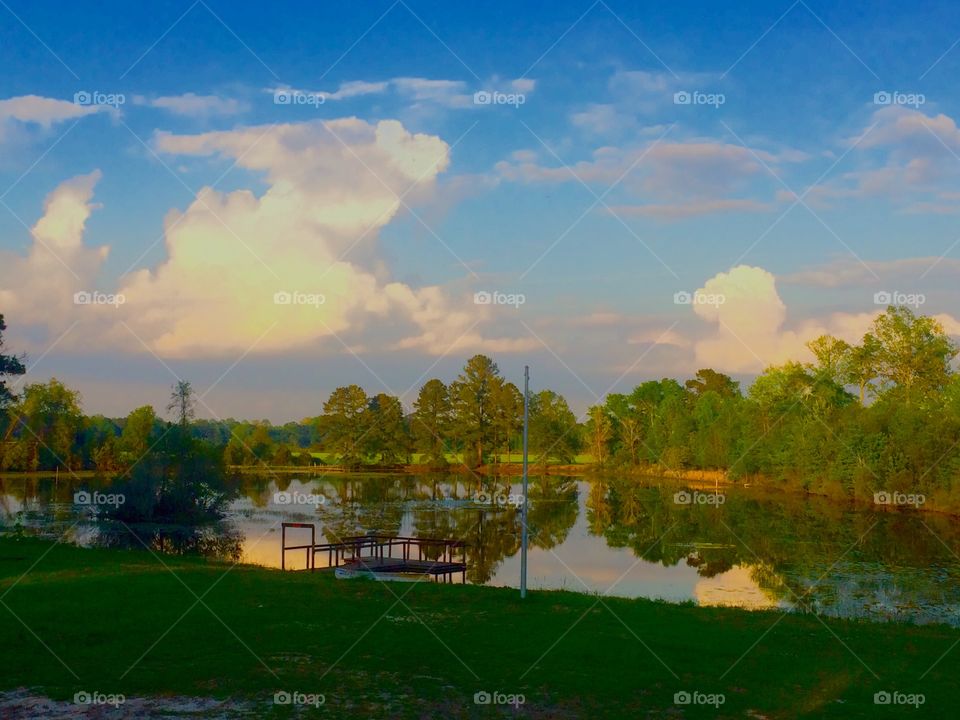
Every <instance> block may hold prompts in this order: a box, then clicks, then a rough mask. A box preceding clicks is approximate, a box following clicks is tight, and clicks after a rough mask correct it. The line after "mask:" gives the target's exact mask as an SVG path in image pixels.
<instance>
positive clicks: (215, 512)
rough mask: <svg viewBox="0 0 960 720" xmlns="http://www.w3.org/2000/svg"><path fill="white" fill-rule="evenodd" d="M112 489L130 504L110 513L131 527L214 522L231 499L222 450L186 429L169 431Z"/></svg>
mask: <svg viewBox="0 0 960 720" xmlns="http://www.w3.org/2000/svg"><path fill="white" fill-rule="evenodd" d="M112 490H113V491H115V492H117V493H120V494H122V495H123V496H124V498H125V501H124V502H123V504H121V505H118V506H116V507H115V508H113V509H111V510H110V511H109V515H110V517H111V518H113V519H114V520H119V521H122V522H125V523H170V524H186V525H191V524H200V523H205V522H214V521H216V520H219V519H220V518H221V517H222V516H223V510H224V507H225V506H226V503H227V501H228V500H229V499H230V496H231V493H230V491H229V489H228V487H227V482H226V474H225V470H224V464H223V454H222V450H221V449H220V448H217V447H215V446H213V445H211V444H210V443H208V442H205V441H203V440H197V439H196V438H193V437H191V436H190V434H189V433H188V432H186V431H185V430H184V428H182V427H181V426H180V425H174V426H172V427H169V428H168V432H165V433H164V434H163V435H162V436H161V438H160V439H159V440H158V441H157V443H156V445H155V446H154V447H153V448H152V449H151V450H150V452H148V453H147V454H146V455H145V456H144V457H143V458H142V459H141V460H140V461H139V462H138V463H137V464H136V466H134V468H133V469H132V470H131V471H130V472H129V473H128V474H126V475H124V476H122V477H121V478H119V479H118V480H117V481H116V482H115V483H114V485H113V488H112Z"/></svg>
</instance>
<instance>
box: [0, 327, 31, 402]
mask: <svg viewBox="0 0 960 720" xmlns="http://www.w3.org/2000/svg"><path fill="white" fill-rule="evenodd" d="M6 329H7V326H6V323H4V321H3V314H2V313H0V410H2V409H3V408H5V407H6V406H7V405H9V404H10V403H11V402H13V401H14V400H15V396H14V394H13V392H12V391H11V390H10V388H8V387H7V382H6V380H5V379H4V378H8V377H12V376H15V375H23V374H24V373H26V371H27V369H26V368H25V367H24V366H23V362H22V361H21V360H20V358H18V357H16V356H14V355H5V354H4V353H3V352H2V350H3V331H4V330H6Z"/></svg>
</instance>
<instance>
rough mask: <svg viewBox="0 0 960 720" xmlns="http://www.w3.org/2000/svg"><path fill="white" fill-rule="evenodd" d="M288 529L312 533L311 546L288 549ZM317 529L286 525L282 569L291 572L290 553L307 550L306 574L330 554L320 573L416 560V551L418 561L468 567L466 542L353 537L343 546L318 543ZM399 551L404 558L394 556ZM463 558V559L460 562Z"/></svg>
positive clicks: (342, 541)
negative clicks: (371, 561)
mask: <svg viewBox="0 0 960 720" xmlns="http://www.w3.org/2000/svg"><path fill="white" fill-rule="evenodd" d="M288 529H309V530H310V542H309V543H308V544H299V545H287V530H288ZM316 533H317V530H316V526H315V525H314V524H312V523H283V524H282V529H281V559H280V567H281V569H283V570H286V569H287V553H288V552H293V551H298V550H303V551H304V552H305V553H306V565H305V568H304V569H306V570H317V569H318V568H317V555H318V554H319V555H320V556H321V557H322V556H323V555H324V554H326V556H327V558H326V560H327V563H326V565H321V566H320V569H323V568H325V567H327V568H337V567H340V566H341V565H344V564H346V563H348V562H352V561H356V560H363V559H379V560H385V559H390V558H394V557H396V559H398V560H403V561H410V560H413V559H414V558H413V554H414V548H416V556H417V557H416V559H417V560H418V561H423V560H428V561H434V562H439V563H457V562H460V563H464V564H466V561H467V554H466V553H467V543H466V542H464V541H463V540H448V539H442V538H419V537H405V536H401V535H381V534H370V535H352V536H349V537H345V538H343V539H342V540H341V541H340V542H333V543H318V542H317V541H316ZM395 550H399V552H400V554H399V555H398V556H394V555H393V553H394V551H395ZM458 558H459V559H458Z"/></svg>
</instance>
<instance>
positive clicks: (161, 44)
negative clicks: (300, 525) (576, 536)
mask: <svg viewBox="0 0 960 720" xmlns="http://www.w3.org/2000/svg"><path fill="white" fill-rule="evenodd" d="M958 17H960V8H957V7H955V6H952V5H951V4H947V3H942V4H925V5H924V6H923V7H922V8H918V9H914V8H910V7H904V6H902V5H901V4H895V3H879V4H871V6H870V7H869V8H864V7H861V8H854V7H852V6H850V7H835V6H833V5H832V4H827V3H816V2H797V3H793V4H790V3H786V2H785V3H782V4H776V3H773V4H771V3H746V4H737V5H736V6H716V5H713V4H709V5H708V4H703V3H681V4H669V5H663V6H659V7H639V6H637V5H635V4H627V3H615V2H609V3H606V2H597V3H593V4H590V3H588V2H584V3H564V2H560V3H543V4H524V5H523V6H522V7H515V6H513V5H507V4H503V5H502V6H493V7H477V8H472V7H459V6H457V7H454V6H450V4H448V3H420V2H409V1H405V2H397V3H389V2H388V3H365V4H363V5H362V6H359V7H356V6H351V7H349V8H348V7H344V6H340V5H320V4H311V5H308V6H300V5H293V4H291V5H290V6H280V7H278V8H269V9H267V8H264V7H262V6H259V4H253V3H250V4H247V3H222V2H215V1H211V0H205V1H204V2H197V3H191V2H169V3H155V4H151V6H150V7H149V9H148V8H146V7H130V6H129V4H125V3H104V4H101V5H99V6H98V8H97V10H95V11H91V10H90V9H89V8H86V7H80V6H76V7H74V6H62V4H60V3H44V2H40V3H25V2H16V1H14V2H9V3H8V5H7V7H5V8H0V18H2V20H0V61H2V62H3V66H4V67H5V68H7V69H8V72H6V73H4V78H3V81H2V83H3V84H2V87H0V200H2V203H3V204H2V205H0V312H4V313H5V314H6V316H7V322H8V324H9V325H10V326H11V329H10V331H9V344H10V345H11V346H12V347H14V348H20V349H23V350H25V351H27V352H28V354H29V358H30V359H31V361H32V362H34V363H35V364H34V365H33V367H32V369H31V373H30V377H28V378H27V382H31V381H38V380H43V379H45V378H47V377H49V376H51V375H57V376H58V377H61V378H62V379H64V380H66V381H67V382H68V383H70V384H71V385H73V386H75V387H78V388H79V389H80V390H81V391H82V393H83V395H84V400H85V407H86V408H87V409H88V411H91V412H95V411H102V412H107V413H113V414H119V413H125V412H126V411H128V410H129V409H130V408H132V407H133V406H135V405H136V404H141V403H145V402H151V403H154V404H155V405H158V406H159V405H162V404H163V397H164V395H165V392H166V388H167V386H168V385H169V382H170V381H171V380H173V379H174V377H175V376H185V377H189V378H190V379H192V380H194V382H195V384H196V385H197V386H198V387H199V388H201V389H206V388H211V387H212V389H211V390H210V392H209V396H208V399H209V406H208V407H206V408H205V409H204V410H205V412H206V414H209V415H222V416H226V415H235V416H249V417H269V418H271V419H274V420H287V419H291V418H298V417H301V416H303V415H307V414H315V413H316V412H317V411H318V408H319V406H320V403H322V400H323V398H324V397H325V395H326V394H327V393H328V392H329V391H330V390H331V389H332V388H333V387H334V386H335V385H338V384H345V383H347V382H358V383H360V384H362V385H364V386H365V387H367V388H368V389H370V390H373V391H379V390H381V389H383V388H384V387H386V388H388V389H390V390H391V391H393V392H395V393H397V394H403V393H404V391H406V390H407V388H408V387H410V386H412V385H413V386H415V385H416V383H417V382H418V381H422V380H421V375H422V374H423V373H424V372H425V371H428V373H429V374H428V375H427V377H429V376H431V375H438V376H440V377H442V378H443V379H446V380H449V379H451V378H452V377H453V375H454V374H455V372H456V369H457V367H458V366H459V365H460V364H462V362H463V360H464V359H465V358H466V357H468V356H469V355H471V354H473V353H474V352H486V353H488V354H490V355H492V356H494V357H495V359H497V360H498V361H499V363H500V365H501V368H502V369H503V371H504V373H505V374H507V375H509V376H510V377H511V379H515V380H516V379H518V378H519V377H520V375H521V372H522V366H523V364H524V363H530V364H531V365H533V367H534V382H535V384H536V385H538V386H550V387H553V388H555V389H557V390H559V391H561V392H563V393H565V394H566V395H568V397H569V398H570V399H571V401H572V403H573V404H574V406H575V407H576V408H577V409H578V410H582V409H584V408H585V407H586V405H587V404H588V403H590V402H592V401H593V400H594V399H595V397H596V396H601V395H603V394H604V393H605V392H607V391H608V390H609V389H611V388H612V389H614V390H624V389H628V388H629V387H631V386H632V385H633V384H636V383H637V382H639V381H641V380H644V379H649V378H651V377H661V376H664V375H669V376H677V377H683V376H685V375H689V374H692V372H693V371H694V370H695V369H696V368H697V367H702V366H706V365H710V366H713V367H716V368H717V369H721V370H724V371H727V372H730V373H731V374H734V375H736V376H737V377H740V378H742V379H744V380H747V381H749V379H750V378H751V377H752V376H754V375H755V374H756V373H757V372H758V371H759V370H761V369H762V368H763V367H764V366H766V365H768V364H770V363H776V362H783V361H784V360H787V359H804V349H803V344H804V342H805V340H808V339H810V338H811V337H815V336H816V335H817V334H820V333H821V332H831V333H835V334H838V335H842V336H844V337H847V338H848V339H851V340H856V339H857V337H858V336H859V335H860V334H862V332H863V330H864V329H865V327H866V325H867V324H868V323H869V320H870V318H871V317H872V316H873V315H874V314H875V313H876V312H877V311H878V310H879V309H880V308H881V307H882V303H878V302H877V297H876V296H877V294H878V293H880V295H881V299H882V297H883V293H888V294H890V295H891V296H892V297H897V295H896V294H897V293H900V294H901V295H902V296H904V297H905V298H906V301H908V302H913V303H914V304H915V307H916V308H917V309H918V310H920V311H922V312H925V313H930V314H935V315H938V316H940V319H941V321H942V322H943V323H944V326H945V327H946V328H947V330H948V331H949V332H951V333H955V332H957V331H958V329H960V324H958V323H957V321H956V320H955V319H954V316H953V315H952V314H951V312H952V307H953V306H954V304H955V301H956V300H957V299H958V298H957V292H956V290H955V288H956V286H957V283H956V274H957V272H958V269H960V264H958V262H957V251H956V248H955V247H954V243H955V242H956V240H957V238H958V237H960V232H958V228H957V223H956V206H957V202H956V201H957V199H960V185H958V181H960V131H958V130H957V127H956V124H955V121H954V119H955V118H956V117H957V116H958V114H960V97H958V95H957V92H956V90H955V86H954V83H952V79H953V78H955V77H956V74H957V71H958V69H960V67H958V65H960V46H957V45H956V43H957V41H958V36H960V31H955V30H954V29H956V28H958V27H960V24H958V22H957V20H958ZM277 92H280V93H281V94H283V93H287V96H289V97H296V98H297V100H295V101H294V102H293V103H291V104H277V101H276V99H277ZM477 92H490V93H500V95H499V96H498V97H499V98H500V99H501V100H503V101H504V102H503V103H502V104H500V103H494V104H488V105H485V104H478V103H477V98H476V96H475V93H477ZM83 93H88V94H90V96H91V97H93V98H94V100H93V104H83V101H84V98H85V96H84V95H83ZM108 96H114V98H113V99H116V97H118V96H122V98H123V102H122V103H117V104H116V107H107V106H102V105H98V104H97V103H98V102H100V101H105V102H106V101H110V100H111V98H110V97H108ZM688 98H689V99H690V102H689V103H686V102H684V101H685V100H686V99H688ZM320 99H322V102H321V101H320ZM211 186H212V187H211ZM8 188H9V189H8ZM4 191H5V192H4ZM398 197H399V198H400V199H399V200H398ZM165 223H166V225H165ZM30 228H32V229H33V235H34V237H33V238H31V232H30ZM103 246H106V247H107V248H108V250H98V249H97V248H101V247H103ZM698 290H699V291H700V294H699V295H698V294H697V293H696V291H698ZM287 291H291V292H294V293H296V292H301V293H305V294H307V295H309V294H311V293H312V294H314V295H322V296H323V297H324V303H323V306H322V307H319V308H318V307H317V306H307V307H300V306H297V307H294V308H290V307H284V306H283V305H279V306H278V305H277V304H276V303H275V302H274V301H273V300H272V296H273V293H274V292H287ZM480 291H489V292H494V291H500V292H502V293H505V294H507V295H514V296H515V295H522V296H523V297H524V300H525V302H523V304H522V305H519V306H516V305H510V304H506V305H497V304H496V303H494V304H493V305H482V304H481V305H477V304H476V303H475V302H474V293H476V292H480ZM682 291H686V292H690V293H693V296H694V301H693V302H692V303H691V304H682V303H681V304H678V303H677V302H675V295H676V293H678V292H682ZM76 292H92V293H94V294H95V293H98V292H99V293H102V294H104V295H122V296H123V297H124V302H123V304H122V305H121V306H117V305H114V306H110V305H106V306H99V305H96V303H94V305H93V306H91V305H85V304H83V303H81V304H79V305H78V304H77V303H76V302H75V300H74V294H75V293H76ZM711 297H712V298H714V300H713V301H710V298H711ZM717 298H720V299H719V300H717ZM701 301H702V302H701ZM294 304H295V305H296V302H294ZM311 313H312V314H311ZM404 400H405V401H406V402H407V404H408V405H409V401H410V400H412V397H411V396H404Z"/></svg>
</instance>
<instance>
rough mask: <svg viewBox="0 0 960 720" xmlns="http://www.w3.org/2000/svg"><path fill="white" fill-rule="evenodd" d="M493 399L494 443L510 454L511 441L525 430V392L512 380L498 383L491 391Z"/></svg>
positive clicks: (496, 446)
mask: <svg viewBox="0 0 960 720" xmlns="http://www.w3.org/2000/svg"><path fill="white" fill-rule="evenodd" d="M491 399H492V401H493V417H492V419H491V423H492V425H493V445H494V447H495V448H497V449H500V448H503V449H504V450H506V453H507V459H508V460H509V455H510V442H511V441H512V440H514V439H516V438H517V437H518V436H519V435H520V433H521V432H522V430H523V393H522V392H520V389H519V388H518V387H517V386H516V385H514V384H513V383H510V382H504V383H498V384H495V385H494V386H493V392H492V393H491Z"/></svg>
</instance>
